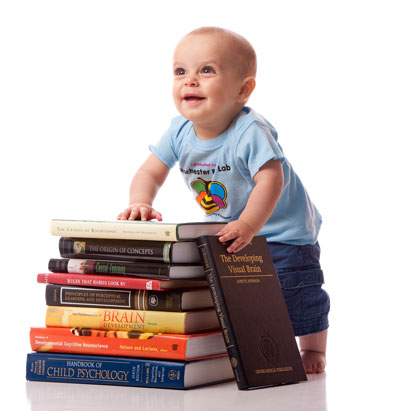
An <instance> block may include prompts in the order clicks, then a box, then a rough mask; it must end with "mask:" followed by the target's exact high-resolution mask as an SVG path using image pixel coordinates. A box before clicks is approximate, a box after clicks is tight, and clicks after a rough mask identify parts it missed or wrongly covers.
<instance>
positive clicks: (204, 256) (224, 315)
mask: <svg viewBox="0 0 400 411" xmlns="http://www.w3.org/2000/svg"><path fill="white" fill-rule="evenodd" d="M196 242H197V247H198V249H199V252H200V256H201V260H202V263H203V267H204V272H205V275H206V278H207V282H208V287H209V289H210V292H211V297H212V299H213V302H214V308H215V310H216V312H217V317H218V321H219V324H220V326H221V330H222V334H223V336H224V341H225V345H226V349H227V352H228V355H229V358H230V360H231V365H232V369H233V372H234V374H235V379H236V382H237V385H238V388H239V389H245V388H247V387H248V382H247V378H246V374H245V372H244V367H243V363H242V359H241V356H240V353H239V350H238V348H237V343H236V337H235V334H234V331H233V327H232V323H231V320H230V317H229V313H228V310H227V308H226V305H225V299H224V296H223V292H222V288H221V285H220V281H219V277H218V275H217V272H216V265H215V261H214V258H213V256H212V254H211V253H210V252H209V251H208V250H209V247H210V246H209V242H208V239H207V238H206V237H198V238H197V239H196Z"/></svg>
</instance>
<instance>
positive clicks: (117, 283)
mask: <svg viewBox="0 0 400 411" xmlns="http://www.w3.org/2000/svg"><path fill="white" fill-rule="evenodd" d="M37 282H38V283H44V284H61V285H64V284H65V285H76V286H80V287H95V288H122V289H141V290H160V281H159V280H151V279H145V278H127V277H123V278H120V277H112V276H104V275H85V274H64V273H40V274H38V275H37ZM164 290H165V289H164Z"/></svg>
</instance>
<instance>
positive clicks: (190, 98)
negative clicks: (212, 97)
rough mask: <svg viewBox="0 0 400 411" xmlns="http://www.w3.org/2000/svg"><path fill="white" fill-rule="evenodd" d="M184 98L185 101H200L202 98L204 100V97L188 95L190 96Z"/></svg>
mask: <svg viewBox="0 0 400 411" xmlns="http://www.w3.org/2000/svg"><path fill="white" fill-rule="evenodd" d="M183 99H184V100H185V101H200V100H204V97H200V96H195V95H188V96H184V97H183Z"/></svg>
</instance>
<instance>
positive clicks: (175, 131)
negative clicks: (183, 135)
mask: <svg viewBox="0 0 400 411" xmlns="http://www.w3.org/2000/svg"><path fill="white" fill-rule="evenodd" d="M181 123H182V120H181V119H180V118H175V119H173V120H172V122H171V124H170V126H169V128H168V130H167V131H166V132H165V133H164V134H163V136H162V137H161V138H160V140H158V142H157V144H156V145H152V144H151V145H149V149H150V151H151V152H152V153H153V154H155V155H156V157H158V159H159V160H161V161H162V162H163V163H164V164H165V165H166V166H167V167H169V168H172V167H173V166H174V165H175V163H176V162H177V161H178V152H177V151H178V150H177V147H178V138H179V130H180V128H181V126H182V124H181Z"/></svg>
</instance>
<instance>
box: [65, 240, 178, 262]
mask: <svg viewBox="0 0 400 411" xmlns="http://www.w3.org/2000/svg"><path fill="white" fill-rule="evenodd" d="M171 244H172V243H170V242H162V241H158V242H157V241H147V242H143V241H136V240H113V239H99V238H69V237H61V238H60V241H59V251H60V255H61V257H65V258H89V259H94V258H96V259H99V260H121V259H123V260H127V261H155V262H163V263H169V262H170V252H171Z"/></svg>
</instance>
